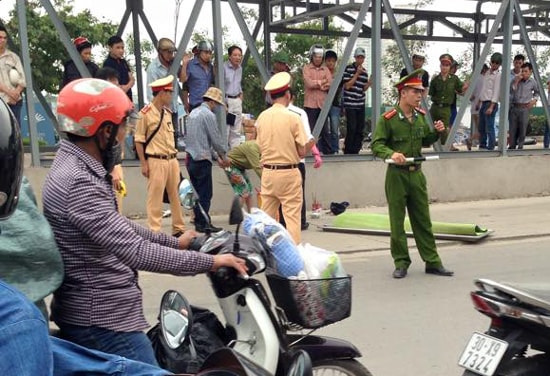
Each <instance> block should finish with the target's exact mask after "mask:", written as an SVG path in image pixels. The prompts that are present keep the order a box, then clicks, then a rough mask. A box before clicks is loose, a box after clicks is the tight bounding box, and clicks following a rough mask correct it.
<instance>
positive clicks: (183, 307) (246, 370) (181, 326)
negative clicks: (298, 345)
mask: <svg viewBox="0 0 550 376" xmlns="http://www.w3.org/2000/svg"><path fill="white" fill-rule="evenodd" d="M192 312H193V310H192V307H191V306H190V305H189V303H188V302H187V300H186V299H185V298H184V297H183V296H181V295H180V294H179V293H177V292H176V291H172V290H171V291H167V292H166V293H165V294H164V296H163V297H162V301H161V308H160V314H159V318H160V337H161V342H162V343H163V345H164V347H165V350H173V352H174V353H173V354H177V353H178V350H179V349H180V348H181V347H182V346H184V345H186V344H187V345H188V347H187V349H188V348H191V353H193V352H194V350H193V342H192V341H191V339H190V337H189V334H190V332H191V328H192V327H193V315H192ZM165 355H168V354H165ZM191 356H193V354H191ZM193 374H195V375H197V376H219V375H224V376H272V375H270V374H269V372H267V370H265V369H263V368H262V367H260V366H259V365H257V364H254V363H253V362H251V361H250V360H249V359H247V358H246V357H244V356H242V355H241V354H239V353H237V352H236V351H235V350H233V349H231V348H229V347H222V348H220V349H218V350H216V351H214V352H213V353H211V354H210V355H209V356H208V357H207V358H206V360H205V361H204V362H203V363H202V364H201V366H200V368H197V370H196V371H194V372H193ZM182 375H183V374H182ZM187 375H189V374H187ZM285 375H286V376H312V375H313V374H312V365H311V359H310V358H309V356H308V355H307V353H306V352H305V351H303V350H301V351H298V352H296V353H295V354H294V355H293V357H292V360H291V362H290V364H289V367H288V369H287V371H286V374H285Z"/></svg>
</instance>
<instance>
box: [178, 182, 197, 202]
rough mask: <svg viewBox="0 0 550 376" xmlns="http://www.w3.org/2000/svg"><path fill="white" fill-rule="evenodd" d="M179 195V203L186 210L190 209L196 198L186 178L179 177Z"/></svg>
mask: <svg viewBox="0 0 550 376" xmlns="http://www.w3.org/2000/svg"><path fill="white" fill-rule="evenodd" d="M179 196H180V203H181V205H182V206H183V207H184V208H185V209H187V210H192V209H193V206H195V201H196V198H195V195H194V194H193V187H192V186H191V183H190V182H189V180H188V179H185V178H183V179H181V182H180V185H179Z"/></svg>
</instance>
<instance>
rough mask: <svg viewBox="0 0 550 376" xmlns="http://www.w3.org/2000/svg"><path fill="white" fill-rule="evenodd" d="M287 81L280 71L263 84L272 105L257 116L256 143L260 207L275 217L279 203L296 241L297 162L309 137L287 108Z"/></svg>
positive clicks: (299, 204)
mask: <svg viewBox="0 0 550 376" xmlns="http://www.w3.org/2000/svg"><path fill="white" fill-rule="evenodd" d="M290 81H291V77H290V74H289V73H287V72H280V73H277V74H275V75H273V77H271V79H270V80H269V81H268V82H267V84H266V85H265V87H264V90H265V91H266V92H268V93H269V95H270V97H271V100H272V101H273V106H271V107H270V108H268V109H267V110H265V111H263V112H262V113H261V114H260V116H258V121H257V127H258V131H257V143H258V145H259V147H260V154H261V156H262V157H261V162H262V165H263V172H262V179H261V188H262V209H263V210H264V211H265V212H266V213H267V214H268V215H269V216H271V217H272V218H275V219H276V218H277V212H278V209H279V206H282V211H283V216H284V218H285V222H286V228H287V230H288V232H289V234H290V236H291V237H292V239H293V240H294V242H295V243H296V244H298V243H300V239H301V234H300V216H301V213H300V212H301V209H302V177H301V175H300V170H298V164H299V163H300V158H303V157H304V155H305V152H306V149H305V146H306V144H307V142H308V138H307V136H306V134H305V132H304V126H303V125H302V120H301V118H300V116H299V115H298V114H296V113H293V112H291V111H289V110H288V109H287V106H288V104H289V103H290V92H289V90H290Z"/></svg>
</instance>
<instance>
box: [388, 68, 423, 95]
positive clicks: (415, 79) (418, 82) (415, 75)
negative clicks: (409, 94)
mask: <svg viewBox="0 0 550 376" xmlns="http://www.w3.org/2000/svg"><path fill="white" fill-rule="evenodd" d="M423 74H424V69H417V70H415V71H414V72H412V73H409V74H408V75H406V76H405V77H403V78H402V79H400V80H399V82H397V83H396V84H395V85H394V86H395V87H396V88H397V90H399V91H401V90H403V88H405V87H412V88H414V89H421V90H424V86H423V85H422V75H423Z"/></svg>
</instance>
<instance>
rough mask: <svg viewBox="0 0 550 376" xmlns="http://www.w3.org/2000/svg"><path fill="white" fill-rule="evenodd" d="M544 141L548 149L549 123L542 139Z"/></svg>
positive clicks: (549, 143) (545, 127)
mask: <svg viewBox="0 0 550 376" xmlns="http://www.w3.org/2000/svg"><path fill="white" fill-rule="evenodd" d="M542 143H543V145H544V148H545V149H548V147H549V146H550V128H549V127H548V125H546V126H544V138H543V139H542Z"/></svg>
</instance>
